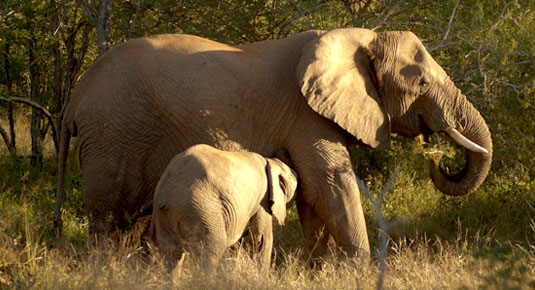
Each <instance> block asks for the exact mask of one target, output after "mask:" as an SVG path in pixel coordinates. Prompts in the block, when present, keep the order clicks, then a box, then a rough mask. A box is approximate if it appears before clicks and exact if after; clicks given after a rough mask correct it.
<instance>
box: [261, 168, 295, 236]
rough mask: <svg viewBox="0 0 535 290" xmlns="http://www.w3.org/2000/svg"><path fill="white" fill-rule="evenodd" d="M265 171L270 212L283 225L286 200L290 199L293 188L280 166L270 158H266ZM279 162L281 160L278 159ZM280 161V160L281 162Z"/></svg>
mask: <svg viewBox="0 0 535 290" xmlns="http://www.w3.org/2000/svg"><path fill="white" fill-rule="evenodd" d="M266 160H267V166H266V173H267V178H268V194H269V200H270V202H271V214H272V215H273V216H274V217H275V219H276V220H277V222H278V223H279V225H281V226H282V225H284V220H285V219H286V202H287V201H288V200H289V199H291V197H292V196H293V193H294V192H295V188H293V191H292V189H291V188H290V186H289V181H288V180H286V179H285V177H284V175H283V174H282V168H281V167H280V165H279V164H277V163H276V162H275V161H274V160H272V159H266ZM278 162H281V161H278ZM281 163H282V162H281Z"/></svg>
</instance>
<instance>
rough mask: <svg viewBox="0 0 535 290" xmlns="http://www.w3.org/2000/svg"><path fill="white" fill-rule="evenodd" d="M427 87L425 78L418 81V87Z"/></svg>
mask: <svg viewBox="0 0 535 290" xmlns="http://www.w3.org/2000/svg"><path fill="white" fill-rule="evenodd" d="M428 85H429V83H428V82H427V80H426V79H425V78H421V79H420V87H422V88H425V87H427V86H428Z"/></svg>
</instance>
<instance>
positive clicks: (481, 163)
mask: <svg viewBox="0 0 535 290" xmlns="http://www.w3.org/2000/svg"><path fill="white" fill-rule="evenodd" d="M461 100H462V101H461V102H462V103H463V104H462V109H460V110H459V111H461V112H462V113H458V114H457V115H458V118H457V120H459V121H458V122H457V126H458V128H456V129H457V131H459V132H458V133H460V134H461V135H462V136H464V137H466V138H467V139H468V140H470V141H472V142H473V143H475V144H478V145H479V146H481V147H483V148H484V150H477V149H474V148H471V149H466V148H465V152H466V163H465V165H464V167H463V169H462V170H461V171H460V172H458V173H456V174H449V173H448V172H447V171H446V170H445V169H443V168H441V167H440V162H438V163H435V162H434V161H432V160H431V161H430V164H429V172H430V175H431V179H432V180H433V183H434V184H435V186H436V188H438V190H440V191H441V192H443V193H445V194H447V195H454V196H460V195H465V194H468V193H471V192H473V191H474V190H476V189H477V188H478V187H479V186H480V185H481V184H482V183H483V181H484V180H485V178H486V177H487V174H488V172H489V169H490V166H491V163H492V139H491V136H490V131H489V128H488V126H487V124H486V123H485V120H484V119H483V117H482V116H481V114H479V112H478V111H477V110H476V109H475V108H474V106H473V105H472V104H470V103H469V102H468V100H466V98H465V97H464V96H461ZM454 131H456V130H447V131H446V132H447V133H448V134H449V135H450V137H452V139H454V140H456V141H458V136H457V137H455V136H451V135H452V132H454ZM485 149H486V151H488V153H485V152H484V151H485Z"/></svg>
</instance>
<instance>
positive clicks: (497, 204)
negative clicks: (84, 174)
mask: <svg viewBox="0 0 535 290" xmlns="http://www.w3.org/2000/svg"><path fill="white" fill-rule="evenodd" d="M19 114H20V113H19ZM0 122H1V124H5V123H4V122H5V121H4V120H0ZM28 124H29V123H28V122H27V120H26V121H24V115H23V116H22V117H20V116H19V117H18V122H17V135H18V139H17V143H18V150H19V151H18V152H19V154H20V155H21V156H22V157H23V158H20V159H19V160H18V161H14V160H12V159H11V158H10V157H9V154H8V152H7V150H6V149H5V147H4V146H3V144H2V146H1V147H0V173H1V174H0V289H4V288H8V289H9V288H16V289H125V288H127V289H148V288H149V289H176V288H179V289H273V288H277V289H356V288H359V289H373V288H375V287H376V281H377V279H378V278H379V274H380V273H379V268H378V265H379V261H378V258H377V255H374V256H373V257H372V259H371V260H370V261H369V262H366V263H361V262H359V261H347V260H344V259H340V260H338V261H329V262H327V263H326V264H325V265H324V267H323V268H322V269H316V270H313V269H310V268H309V267H308V266H307V265H308V258H309V256H308V253H307V252H306V251H305V250H304V242H303V237H302V234H301V229H300V225H299V219H298V216H297V213H296V211H295V208H293V207H292V208H291V209H290V212H289V214H288V220H287V222H286V226H284V227H278V226H275V247H274V248H275V255H274V257H275V259H274V263H273V268H271V269H270V270H269V271H268V272H267V273H261V272H258V271H257V267H256V265H255V264H254V263H253V262H252V261H251V260H250V259H249V258H248V256H247V255H246V254H245V253H246V251H244V250H243V249H238V250H237V251H234V252H230V253H229V254H228V255H227V256H226V258H225V259H224V260H223V262H222V264H221V267H220V269H219V271H217V272H216V273H211V274H210V275H206V274H205V273H203V272H202V271H200V270H199V267H198V266H197V264H196V261H195V260H194V259H192V258H191V257H187V258H186V259H184V260H183V261H182V262H181V263H180V265H179V266H178V267H177V268H176V269H174V270H173V271H167V269H166V268H165V266H164V263H163V262H162V260H161V258H160V257H159V256H158V255H157V254H155V253H151V252H150V251H149V253H147V251H146V250H145V249H142V248H140V247H139V246H128V247H121V248H119V249H115V250H109V249H104V250H102V249H95V248H91V249H89V247H88V246H87V241H88V237H87V219H86V217H85V215H84V210H83V203H82V197H81V191H80V184H81V174H80V170H79V168H78V165H77V160H76V158H75V155H76V154H72V153H71V154H70V156H71V158H70V160H69V163H68V170H67V178H66V189H67V195H66V199H65V202H64V204H63V209H62V210H63V219H64V229H63V237H62V238H61V239H60V240H57V239H56V237H55V234H54V231H53V228H52V225H51V223H50V218H51V217H52V211H53V205H54V201H55V187H56V181H55V180H56V170H57V167H56V166H57V165H56V160H55V158H56V156H55V154H54V149H53V145H52V144H51V142H50V141H48V142H47V145H46V146H47V148H48V149H47V150H46V151H45V152H47V153H46V155H45V158H44V161H43V166H42V167H41V168H40V169H36V168H33V167H32V166H31V165H30V161H29V159H28V158H25V157H24V156H28V155H29V148H30V147H29V144H30V139H29V128H28V126H29V125H28ZM414 147H417V145H415V144H414V143H412V142H406V141H403V142H401V143H400V142H398V143H396V142H395V144H394V146H393V149H392V150H390V151H388V152H384V153H377V152H374V153H373V154H368V153H366V152H365V153H362V151H358V150H357V151H355V152H352V154H353V159H354V161H355V163H356V164H355V165H356V166H358V167H357V168H363V167H368V168H372V167H373V168H379V169H378V170H377V171H376V172H364V171H363V172H358V173H359V175H360V176H361V177H362V178H363V180H364V182H365V183H366V185H367V186H368V187H369V188H370V191H371V193H372V194H374V193H376V192H378V191H379V189H380V188H381V187H382V184H383V183H384V181H385V180H386V175H387V174H388V173H389V171H390V166H391V165H392V164H394V163H396V162H397V163H399V164H401V173H400V174H399V176H398V178H397V180H396V181H395V183H394V184H393V189H392V192H389V193H388V195H387V196H386V198H385V202H384V204H383V207H382V214H383V215H384V218H385V220H386V221H395V220H403V221H404V223H403V224H402V225H399V226H398V227H396V228H394V229H393V230H392V231H391V232H390V233H389V236H388V240H387V242H388V243H387V247H388V255H387V256H386V259H385V263H386V272H385V276H384V284H383V286H384V288H386V289H444V288H445V289H455V288H467V289H473V288H490V289H497V288H498V289H514V288H516V289H533V288H534V287H535V219H534V218H533V215H530V210H529V206H528V204H527V203H526V202H525V201H524V200H523V199H521V198H519V197H518V196H516V197H515V196H511V195H508V192H504V191H503V190H502V189H500V188H501V187H500V186H498V184H499V177H496V176H491V177H489V179H490V181H487V182H486V183H485V184H484V186H483V187H482V189H481V190H479V191H477V192H476V194H473V195H471V196H468V197H463V198H450V197H445V196H443V195H442V194H440V193H438V192H436V190H435V189H434V188H433V186H432V184H431V183H430V181H429V180H428V178H427V176H425V174H422V173H421V172H425V169H424V168H423V167H425V165H426V163H425V160H424V159H423V158H422V157H421V154H420V153H419V151H418V150H416V149H414ZM413 149H414V150H413ZM420 159H421V160H420ZM414 160H416V161H414ZM528 201H530V202H531V200H528ZM363 206H364V209H365V214H366V220H367V223H368V233H369V236H370V242H371V245H372V249H373V251H374V253H376V252H377V251H378V249H379V243H378V237H379V235H378V233H379V229H378V228H377V226H376V215H375V213H374V210H373V206H372V205H371V203H369V202H368V201H367V200H366V199H364V198H363Z"/></svg>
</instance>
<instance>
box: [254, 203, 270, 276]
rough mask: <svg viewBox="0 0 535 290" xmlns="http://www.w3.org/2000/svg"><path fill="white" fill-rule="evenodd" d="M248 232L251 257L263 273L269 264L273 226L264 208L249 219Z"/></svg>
mask: <svg viewBox="0 0 535 290" xmlns="http://www.w3.org/2000/svg"><path fill="white" fill-rule="evenodd" d="M249 231H250V233H251V248H252V251H253V253H252V257H253V259H255V260H257V261H258V262H259V265H260V270H261V271H265V270H267V269H268V268H269V266H270V264H271V252H272V250H273V224H272V217H271V215H270V214H269V213H267V212H266V211H265V210H264V208H262V207H261V208H260V209H259V210H258V212H257V213H256V214H255V215H254V216H253V217H252V218H251V222H250V225H249Z"/></svg>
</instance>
